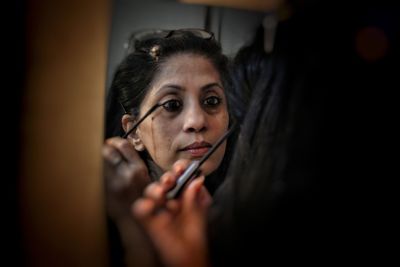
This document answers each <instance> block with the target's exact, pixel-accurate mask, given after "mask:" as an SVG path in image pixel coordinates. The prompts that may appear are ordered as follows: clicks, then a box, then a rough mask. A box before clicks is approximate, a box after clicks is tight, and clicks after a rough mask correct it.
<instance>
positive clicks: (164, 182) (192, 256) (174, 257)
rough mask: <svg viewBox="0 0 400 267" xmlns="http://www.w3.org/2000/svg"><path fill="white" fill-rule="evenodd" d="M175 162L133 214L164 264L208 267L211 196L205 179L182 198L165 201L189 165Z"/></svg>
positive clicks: (186, 191) (195, 182) (187, 162)
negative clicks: (207, 238)
mask: <svg viewBox="0 0 400 267" xmlns="http://www.w3.org/2000/svg"><path fill="white" fill-rule="evenodd" d="M189 163H190V162H189V161H187V160H179V161H178V162H176V163H175V164H174V166H173V168H172V170H171V171H169V172H166V173H165V174H164V175H163V176H162V177H161V179H160V181H158V182H154V183H152V184H150V185H149V186H148V187H147V188H146V189H145V193H144V196H143V197H142V198H140V199H138V200H137V201H136V202H135V203H134V205H133V206H132V212H133V214H134V215H135V216H136V218H137V219H138V220H139V221H140V223H141V224H142V225H143V227H144V228H145V229H146V232H147V233H148V234H149V236H150V238H151V240H152V241H153V243H154V245H155V247H156V249H157V251H158V252H159V255H160V257H161V260H162V261H163V263H164V264H165V265H166V266H169V267H184V266H193V267H206V266H211V265H210V262H209V256H208V249H207V240H206V215H207V211H208V208H209V206H210V204H211V201H212V200H211V196H210V195H209V194H208V192H207V190H206V189H205V187H204V186H203V182H204V176H201V177H199V178H196V179H195V180H193V181H192V182H191V183H190V184H189V185H188V186H187V187H186V188H185V190H184V191H183V194H182V197H180V198H179V199H174V200H166V198H165V196H166V192H168V190H170V189H171V187H172V186H173V185H174V183H175V182H176V180H177V178H178V177H179V175H180V174H181V173H182V172H183V171H184V170H185V169H186V168H187V166H188V165H189Z"/></svg>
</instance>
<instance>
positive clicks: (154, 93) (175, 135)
mask: <svg viewBox="0 0 400 267" xmlns="http://www.w3.org/2000/svg"><path fill="white" fill-rule="evenodd" d="M165 102H166V104H165V105H163V106H162V107H160V108H158V109H157V110H156V111H154V112H153V113H152V114H151V115H150V116H149V117H148V118H147V119H145V120H144V121H143V122H142V123H141V124H140V126H139V127H138V129H137V131H136V134H137V137H138V138H139V139H140V141H141V142H142V145H144V148H145V149H146V150H147V151H148V153H149V154H150V156H151V157H152V159H153V160H154V161H155V163H156V164H157V165H158V166H159V167H160V168H161V169H162V170H163V171H167V170H169V169H170V168H171V167H172V165H173V163H174V162H176V161H177V160H178V159H190V160H195V159H200V158H201V157H202V156H203V155H204V154H205V153H206V152H207V151H208V150H209V149H210V147H211V146H212V145H213V144H214V143H215V142H216V141H217V140H218V139H219V138H220V137H221V136H222V135H223V134H224V133H225V132H226V131H227V129H228V124H229V115H228V108H227V100H226V97H225V93H224V88H223V86H222V82H221V77H220V75H219V73H218V71H217V70H216V69H215V68H214V66H213V65H212V63H211V62H210V61H209V60H208V59H206V58H205V57H202V56H199V55H194V54H179V55H174V56H172V57H170V58H169V59H168V60H167V61H166V62H165V63H164V64H163V65H162V68H161V70H160V71H159V73H158V75H156V77H155V80H154V81H153V83H152V87H151V88H150V90H149V92H148V93H147V95H146V97H145V99H144V101H143V102H142V104H141V107H140V115H139V117H140V116H142V115H143V114H144V113H146V111H148V110H149V109H150V108H151V107H152V106H154V105H155V104H157V103H165ZM225 147H226V142H225V143H223V144H222V145H221V146H220V147H219V148H218V149H217V150H216V151H215V153H214V154H213V155H212V156H211V157H210V158H209V159H208V160H207V161H206V162H205V163H204V164H203V165H202V167H201V171H202V173H203V174H205V175H208V174H210V173H211V172H213V171H214V170H216V169H217V167H218V166H219V164H220V163H221V161H222V158H223V156H224V153H225Z"/></svg>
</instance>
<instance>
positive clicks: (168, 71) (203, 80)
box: [152, 54, 222, 88]
mask: <svg viewBox="0 0 400 267" xmlns="http://www.w3.org/2000/svg"><path fill="white" fill-rule="evenodd" d="M210 83H217V84H220V85H221V86H222V83H221V77H220V74H219V72H218V71H217V69H216V68H215V67H214V65H213V64H212V62H211V61H210V60H209V59H207V58H205V57H203V56H200V55H194V54H179V55H176V56H173V57H171V58H169V59H168V60H167V61H166V62H164V63H163V64H162V66H161V68H160V70H159V72H158V73H157V75H156V76H155V77H154V80H153V83H152V84H153V86H152V87H153V88H161V87H164V86H165V85H168V84H172V85H177V86H180V87H184V88H185V87H187V86H193V87H203V86H205V85H206V84H210Z"/></svg>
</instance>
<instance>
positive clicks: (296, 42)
mask: <svg viewBox="0 0 400 267" xmlns="http://www.w3.org/2000/svg"><path fill="white" fill-rule="evenodd" d="M355 10H359V7H356V8H354V10H353V9H351V11H355ZM365 10H367V9H365ZM335 11H337V12H335ZM368 12H371V10H369V9H368ZM389 14H390V13H389ZM339 16H340V18H341V21H340V22H338V21H337V20H335V18H337V17H339ZM363 18H364V16H363V14H361V15H359V14H358V13H356V12H349V14H347V13H345V12H343V10H338V9H337V7H336V8H335V6H331V7H330V6H328V7H326V6H322V4H321V5H317V4H316V5H314V6H310V7H309V8H308V9H306V12H304V13H303V12H299V13H296V14H295V15H294V16H293V17H292V18H291V19H290V20H288V21H282V22H281V23H280V24H279V26H278V31H277V36H276V40H277V42H276V44H275V47H276V49H275V51H274V52H273V54H272V55H271V57H270V58H266V59H265V60H266V61H265V62H264V63H263V64H265V65H264V67H262V68H261V69H260V73H261V74H260V76H259V77H261V80H263V82H258V83H256V84H255V87H254V88H252V92H251V94H252V97H251V101H250V104H249V106H250V108H249V110H248V111H247V114H245V117H244V124H243V126H242V131H241V132H240V136H239V138H238V146H237V148H236V150H235V156H234V158H233V159H232V161H231V166H230V169H229V174H228V176H227V178H226V180H225V182H224V184H223V185H222V186H221V187H220V188H219V189H218V191H217V192H216V193H215V198H214V206H213V209H212V213H211V215H210V223H209V229H210V232H209V242H210V247H211V255H212V259H213V266H230V265H232V266H258V265H260V264H259V262H260V261H261V262H262V263H263V264H261V265H264V264H265V265H266V263H273V262H279V263H280V265H284V263H286V262H291V261H294V262H296V263H297V264H299V263H300V262H302V263H307V264H310V263H319V264H321V263H322V262H329V263H331V262H332V261H335V260H336V261H339V262H342V260H344V259H345V258H346V257H347V256H353V259H355V258H356V260H358V259H359V258H357V256H356V255H357V254H352V253H353V252H354V251H353V245H352V244H357V245H356V246H359V245H361V246H362V245H363V244H360V243H363V241H361V242H359V241H358V240H363V239H365V238H366V237H363V236H364V233H363V232H362V231H361V232H359V233H358V234H360V235H358V234H357V231H359V230H357V229H358V228H359V226H360V225H362V224H363V223H365V221H361V222H357V217H356V216H357V215H356V214H358V213H359V212H360V211H361V210H362V209H363V208H366V207H367V206H365V207H363V206H364V205H363V204H362V203H363V201H361V199H362V200H365V198H363V196H362V195H355V193H356V192H360V191H361V189H360V187H361V186H362V185H364V184H366V183H368V182H369V181H366V180H367V179H366V177H368V176H369V175H370V174H369V172H372V170H374V166H375V163H377V162H378V161H379V159H378V157H376V155H379V154H374V153H373V152H372V151H370V149H371V145H370V144H371V142H372V140H374V139H375V138H376V137H377V136H378V135H376V136H375V134H377V133H378V131H379V128H374V127H371V120H370V119H371V118H373V117H375V116H376V115H375V116H374V113H375V112H377V111H378V110H377V108H378V107H377V106H371V103H376V101H375V99H376V98H377V97H379V96H378V95H379V94H378V93H373V94H372V92H376V90H377V88H380V89H381V90H386V89H387V88H390V87H385V86H386V85H387V84H385V82H386V81H387V79H385V78H384V77H389V75H388V74H392V73H393V72H392V69H391V68H390V63H391V60H392V59H390V58H389V55H388V56H387V57H386V58H384V59H382V60H381V61H380V62H378V63H371V62H366V61H364V60H363V59H362V58H360V57H359V56H358V55H357V54H356V51H355V50H354V46H353V45H354V41H353V40H354V39H352V38H355V33H357V29H359V28H360V25H362V23H361V22H362V19H363ZM360 21H361V22H360ZM333 22H334V23H333ZM334 32H335V33H337V34H332V33H334ZM397 32H399V27H397ZM394 44H395V45H396V44H397V48H398V47H399V46H398V39H397V42H396V41H395V42H394ZM396 51H397V53H398V49H397V50H396ZM254 53H257V51H254ZM393 55H396V54H391V56H393ZM397 55H398V54H397ZM254 58H255V59H256V57H254ZM237 63H240V62H237ZM253 63H254V62H253ZM246 64H248V63H246ZM256 64H258V63H257V62H256ZM261 65H262V64H260V65H259V66H261ZM381 68H384V70H381ZM382 95H384V94H382ZM368 96H373V97H372V98H368ZM366 100H368V101H366ZM385 103H386V102H385ZM379 108H381V107H379ZM367 114H368V115H367ZM383 117H384V116H383ZM374 129H376V130H374ZM357 178H358V179H359V180H356V179H357ZM376 178H379V177H376ZM360 180H361V181H360ZM354 186H356V187H354ZM349 192H350V194H349ZM371 192H372V191H371ZM352 194H354V195H352ZM353 198H354V199H356V201H353ZM355 203H359V204H357V205H355ZM367 208H368V209H369V208H370V206H369V207H367ZM365 220H369V217H366V218H365ZM358 223H361V224H358ZM367 230H368V231H369V229H367ZM369 249H370V248H369ZM372 252H373V251H372ZM361 257H366V255H363V256H361Z"/></svg>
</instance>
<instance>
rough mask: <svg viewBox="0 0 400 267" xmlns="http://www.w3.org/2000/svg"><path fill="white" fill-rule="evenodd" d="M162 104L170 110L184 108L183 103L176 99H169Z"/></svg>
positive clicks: (174, 110)
mask: <svg viewBox="0 0 400 267" xmlns="http://www.w3.org/2000/svg"><path fill="white" fill-rule="evenodd" d="M162 106H163V108H164V109H165V110H166V111H168V112H177V111H180V110H181V109H182V103H181V102H180V101H179V100H176V99H172V100H168V101H167V102H165V103H164V104H163V105H162Z"/></svg>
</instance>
